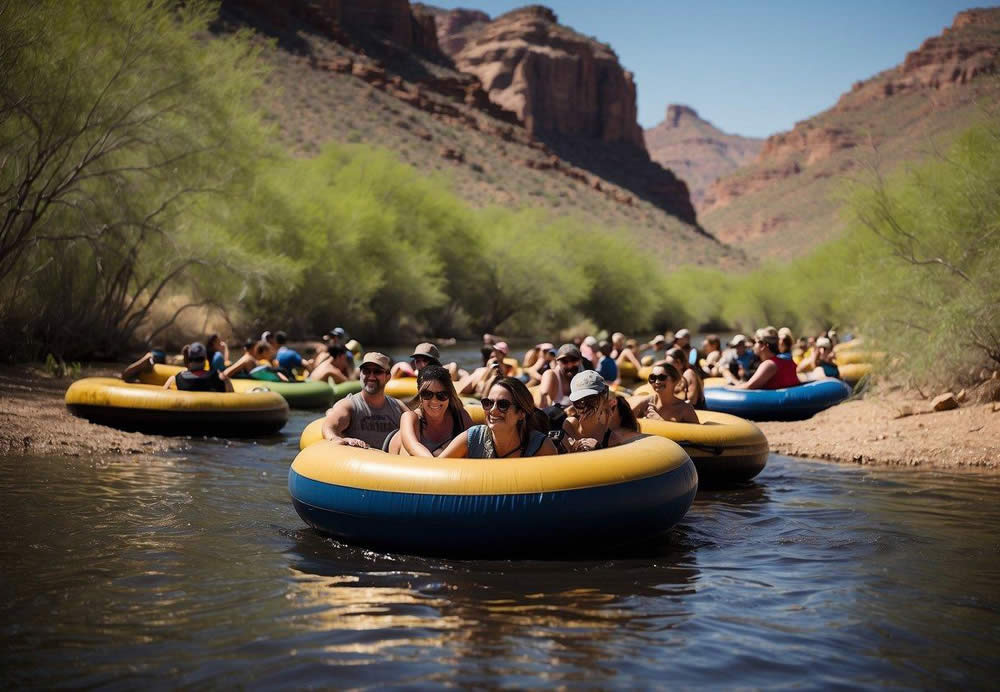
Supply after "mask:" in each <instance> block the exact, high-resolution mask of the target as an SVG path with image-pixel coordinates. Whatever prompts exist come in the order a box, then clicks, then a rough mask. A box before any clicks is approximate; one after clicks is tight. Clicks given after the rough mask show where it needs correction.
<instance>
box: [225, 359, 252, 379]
mask: <svg viewBox="0 0 1000 692" xmlns="http://www.w3.org/2000/svg"><path fill="white" fill-rule="evenodd" d="M247 363H254V364H256V363H257V361H256V360H254V357H253V356H251V355H250V354H249V353H244V354H243V355H242V356H240V359H239V360H237V361H236V362H235V363H233V364H232V365H230V366H229V367H228V368H226V369H225V370H223V371H222V374H223V375H225V376H226V377H227V378H228V377H232V376H233V375H239V374H240V373H241V372H243V371H244V370H246V368H247Z"/></svg>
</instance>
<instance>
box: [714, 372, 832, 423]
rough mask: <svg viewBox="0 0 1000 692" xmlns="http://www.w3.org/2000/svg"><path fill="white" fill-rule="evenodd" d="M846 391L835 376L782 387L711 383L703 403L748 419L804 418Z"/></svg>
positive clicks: (830, 403)
mask: <svg viewBox="0 0 1000 692" xmlns="http://www.w3.org/2000/svg"><path fill="white" fill-rule="evenodd" d="M850 395H851V388H850V387H849V386H848V385H847V384H846V383H844V382H842V381H841V380H835V379H828V380H819V381H816V382H808V383H806V384H802V385H799V386H798V387H788V388H786V389H733V388H731V387H711V388H707V389H705V405H706V407H707V408H708V410H709V411H720V412H722V413H729V414H731V415H734V416H739V417H740V418H748V419H750V420H805V419H806V418H810V417H812V416H813V415H815V414H817V413H819V412H820V411H822V410H824V409H828V408H830V407H831V406H834V405H836V404H839V403H840V402H841V401H844V400H845V399H846V398H847V397H849V396H850Z"/></svg>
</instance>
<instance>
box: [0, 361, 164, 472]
mask: <svg viewBox="0 0 1000 692" xmlns="http://www.w3.org/2000/svg"><path fill="white" fill-rule="evenodd" d="M114 367H115V366H108V367H99V366H94V367H88V368H86V369H85V371H84V372H83V373H82V375H83V376H92V377H98V376H104V377H112V376H114V375H116V374H117V370H115V369H113V368H114ZM71 382H72V380H71V379H69V378H55V377H50V376H48V375H46V374H45V373H44V372H42V371H40V370H37V369H34V368H23V367H21V368H13V367H7V366H3V367H0V454H3V455H10V454H30V455H49V454H52V455H62V456H88V455H99V456H106V455H111V454H115V455H119V454H120V455H135V454H156V453H159V452H165V451H169V450H174V449H182V448H183V447H184V441H183V440H178V439H173V438H168V437H159V436H156V435H143V434H141V433H128V432H122V431H121V430H116V429H114V428H108V427H105V426H103V425H91V424H90V423H88V422H87V421H85V420H83V419H82V418H77V417H75V416H72V415H70V413H69V411H67V410H66V405H65V403H64V402H63V395H64V394H65V393H66V388H67V387H69V385H70V383H71Z"/></svg>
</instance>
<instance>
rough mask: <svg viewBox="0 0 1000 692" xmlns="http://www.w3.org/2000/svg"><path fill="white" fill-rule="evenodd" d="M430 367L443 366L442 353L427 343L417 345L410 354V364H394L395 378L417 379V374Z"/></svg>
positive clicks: (393, 374)
mask: <svg viewBox="0 0 1000 692" xmlns="http://www.w3.org/2000/svg"><path fill="white" fill-rule="evenodd" d="M428 365H441V352H440V351H438V347H437V346H435V345H434V344H432V343H430V342H428V341H425V342H423V343H420V344H417V347H416V348H414V349H413V353H411V354H410V362H409V363H407V362H404V361H400V362H398V363H393V364H392V376H393V377H416V376H417V373H419V372H420V371H421V370H423V369H424V368H426V367H427V366H428Z"/></svg>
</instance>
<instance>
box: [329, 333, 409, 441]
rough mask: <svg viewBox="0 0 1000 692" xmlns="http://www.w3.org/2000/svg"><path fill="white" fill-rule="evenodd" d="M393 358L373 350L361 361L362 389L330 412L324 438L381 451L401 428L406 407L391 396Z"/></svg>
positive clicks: (339, 402) (335, 405) (343, 400)
mask: <svg viewBox="0 0 1000 692" xmlns="http://www.w3.org/2000/svg"><path fill="white" fill-rule="evenodd" d="M388 381H389V356H387V355H385V354H382V353H376V352H374V351H369V352H368V353H366V354H365V357H364V358H363V359H362V360H361V382H362V389H361V391H360V392H358V393H357V394H351V395H350V396H348V397H345V398H344V399H341V400H340V401H338V402H337V403H336V404H334V405H333V408H331V409H330V410H329V411H327V412H326V420H324V421H323V437H324V438H326V439H327V440H330V441H331V442H335V443H336V444H341V445H348V446H351V447H361V448H364V449H367V448H369V447H372V448H375V449H381V448H382V445H383V443H384V442H385V438H386V437H388V436H389V434H390V433H392V432H394V431H395V430H398V429H399V419H400V417H401V416H402V415H403V411H405V410H406V404H404V403H403V402H402V401H400V400H399V399H395V398H393V397H391V396H387V395H386V393H385V385H386V383H387V382H388Z"/></svg>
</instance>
